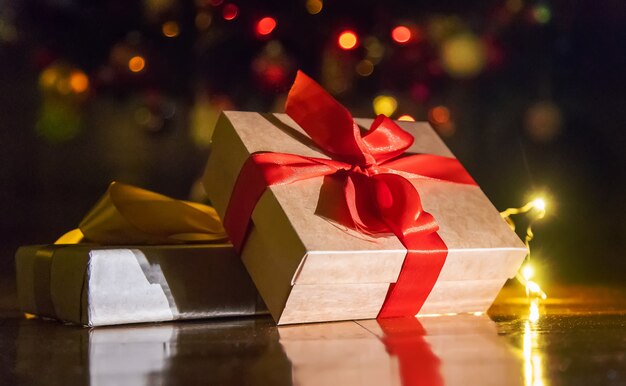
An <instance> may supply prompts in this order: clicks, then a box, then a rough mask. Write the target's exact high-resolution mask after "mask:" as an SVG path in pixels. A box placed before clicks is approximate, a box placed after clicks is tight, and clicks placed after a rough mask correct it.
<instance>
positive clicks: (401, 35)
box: [391, 25, 412, 44]
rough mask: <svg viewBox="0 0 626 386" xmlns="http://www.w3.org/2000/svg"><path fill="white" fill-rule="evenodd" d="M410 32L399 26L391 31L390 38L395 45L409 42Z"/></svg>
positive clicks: (406, 28)
mask: <svg viewBox="0 0 626 386" xmlns="http://www.w3.org/2000/svg"><path fill="white" fill-rule="evenodd" d="M411 35H412V34H411V30H410V29H409V28H408V27H406V26H403V25H399V26H397V27H396V28H394V29H393V30H392V31H391V38H392V39H393V40H394V41H395V42H396V43H400V44H402V43H407V42H408V41H409V40H411Z"/></svg>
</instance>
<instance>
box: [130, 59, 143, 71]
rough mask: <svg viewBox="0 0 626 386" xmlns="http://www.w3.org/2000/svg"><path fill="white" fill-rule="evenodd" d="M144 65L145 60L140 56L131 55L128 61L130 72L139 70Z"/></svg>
mask: <svg viewBox="0 0 626 386" xmlns="http://www.w3.org/2000/svg"><path fill="white" fill-rule="evenodd" d="M145 67H146V61H145V59H144V58H142V57H141V56H133V57H132V58H130V60H129V61H128V69H129V70H131V71H132V72H140V71H142V70H143V69H144V68H145Z"/></svg>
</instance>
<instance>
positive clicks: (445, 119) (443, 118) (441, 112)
mask: <svg viewBox="0 0 626 386" xmlns="http://www.w3.org/2000/svg"><path fill="white" fill-rule="evenodd" d="M429 116H430V120H431V122H432V123H434V124H436V125H445V124H447V123H450V109H448V108H447V107H445V106H437V107H433V108H432V109H431V110H430V113H429Z"/></svg>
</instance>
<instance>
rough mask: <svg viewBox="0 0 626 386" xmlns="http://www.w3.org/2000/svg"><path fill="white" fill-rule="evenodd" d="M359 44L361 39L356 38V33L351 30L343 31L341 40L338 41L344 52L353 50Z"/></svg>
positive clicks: (340, 36)
mask: <svg viewBox="0 0 626 386" xmlns="http://www.w3.org/2000/svg"><path fill="white" fill-rule="evenodd" d="M358 42H359V38H358V37H357V36H356V33H354V31H351V30H346V31H343V32H342V33H341V34H339V39H337V44H339V47H341V48H342V49H344V50H351V49H353V48H355V47H356V46H357V44H358Z"/></svg>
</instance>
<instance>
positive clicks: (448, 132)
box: [428, 106, 456, 137]
mask: <svg viewBox="0 0 626 386" xmlns="http://www.w3.org/2000/svg"><path fill="white" fill-rule="evenodd" d="M428 120H429V121H430V123H431V124H432V125H433V127H434V128H435V130H436V131H437V132H438V133H439V134H440V135H441V136H443V137H451V136H453V135H454V133H455V131H456V127H455V125H454V122H453V121H452V119H451V114H450V109H448V108H447V107H445V106H435V107H433V108H432V109H430V111H428Z"/></svg>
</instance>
